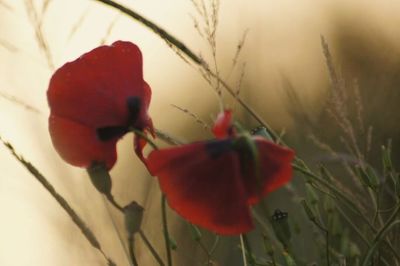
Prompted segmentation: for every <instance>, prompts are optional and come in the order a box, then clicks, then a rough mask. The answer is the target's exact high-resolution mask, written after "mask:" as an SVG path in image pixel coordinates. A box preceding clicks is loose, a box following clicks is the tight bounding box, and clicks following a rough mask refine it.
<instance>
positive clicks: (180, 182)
mask: <svg viewBox="0 0 400 266" xmlns="http://www.w3.org/2000/svg"><path fill="white" fill-rule="evenodd" d="M239 165H240V163H239V159H238V156H237V155H236V152H235V151H233V150H232V148H231V140H222V141H212V142H198V143H194V144H189V145H184V146H180V147H173V148H168V149H163V150H155V151H153V152H151V153H150V155H149V157H148V160H147V167H148V169H149V171H150V173H152V174H153V175H155V176H158V179H159V183H160V187H161V190H162V191H163V193H164V194H165V195H166V197H167V200H168V203H169V204H170V206H171V208H173V209H174V210H175V211H176V212H177V213H178V214H180V215H181V216H183V217H184V218H186V219H187V220H188V221H190V222H192V223H193V224H197V225H200V226H202V227H205V228H207V229H209V230H211V231H214V232H215V233H218V234H227V235H233V234H241V233H245V232H247V231H249V230H251V229H252V228H253V224H252V221H251V216H250V213H249V208H248V206H247V200H246V199H247V196H246V193H245V190H244V187H243V184H242V180H241V177H240V169H239Z"/></svg>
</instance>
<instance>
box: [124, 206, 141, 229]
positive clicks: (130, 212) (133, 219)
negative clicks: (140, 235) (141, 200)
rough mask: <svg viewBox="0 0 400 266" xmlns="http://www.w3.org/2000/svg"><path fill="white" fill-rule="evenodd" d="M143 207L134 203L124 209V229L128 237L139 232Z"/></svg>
mask: <svg viewBox="0 0 400 266" xmlns="http://www.w3.org/2000/svg"><path fill="white" fill-rule="evenodd" d="M143 211H144V209H143V207H142V206H140V205H139V204H138V203H137V202H136V201H133V202H131V203H130V204H129V205H128V206H126V207H125V208H124V213H125V228H126V231H127V232H128V234H129V235H133V234H135V233H137V232H139V231H140V227H141V225H142V220H143Z"/></svg>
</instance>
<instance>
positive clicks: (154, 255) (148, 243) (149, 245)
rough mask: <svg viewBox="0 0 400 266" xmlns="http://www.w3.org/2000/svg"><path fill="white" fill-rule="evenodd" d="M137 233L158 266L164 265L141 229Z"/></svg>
mask: <svg viewBox="0 0 400 266" xmlns="http://www.w3.org/2000/svg"><path fill="white" fill-rule="evenodd" d="M139 235H140V237H141V238H142V240H143V242H144V243H145V244H146V246H147V248H148V249H149V250H150V252H151V254H152V255H153V257H154V258H155V259H156V261H157V262H158V264H159V265H160V266H165V264H164V262H163V261H162V259H161V258H160V256H159V255H158V253H157V251H156V250H155V248H154V247H153V245H152V244H151V242H150V241H149V239H148V238H147V237H146V235H145V234H144V232H143V230H140V231H139Z"/></svg>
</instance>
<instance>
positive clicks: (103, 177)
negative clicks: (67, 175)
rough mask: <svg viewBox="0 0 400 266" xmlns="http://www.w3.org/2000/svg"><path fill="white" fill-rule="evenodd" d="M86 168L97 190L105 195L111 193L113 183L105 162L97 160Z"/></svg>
mask: <svg viewBox="0 0 400 266" xmlns="http://www.w3.org/2000/svg"><path fill="white" fill-rule="evenodd" d="M86 170H87V172H88V174H89V176H90V180H91V181H92V184H93V185H94V187H95V188H96V189H97V191H99V192H100V193H103V194H105V195H110V194H111V187H112V183H111V177H110V174H109V173H108V171H107V168H106V166H105V165H104V164H103V163H98V162H95V163H93V164H92V165H91V166H90V167H89V168H87V169H86Z"/></svg>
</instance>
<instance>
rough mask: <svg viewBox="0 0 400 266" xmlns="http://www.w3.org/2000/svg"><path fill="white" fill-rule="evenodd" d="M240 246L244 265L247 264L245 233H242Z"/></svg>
mask: <svg viewBox="0 0 400 266" xmlns="http://www.w3.org/2000/svg"><path fill="white" fill-rule="evenodd" d="M240 246H241V250H242V258H243V266H247V257H246V247H245V245H244V240H243V235H240Z"/></svg>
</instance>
